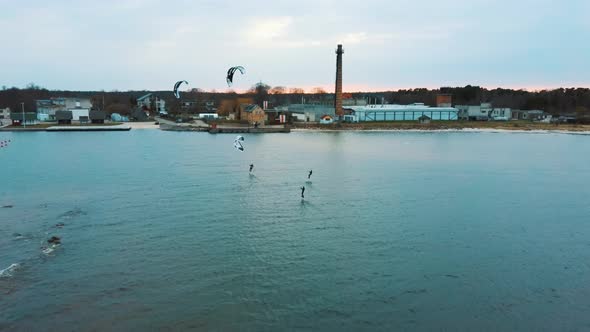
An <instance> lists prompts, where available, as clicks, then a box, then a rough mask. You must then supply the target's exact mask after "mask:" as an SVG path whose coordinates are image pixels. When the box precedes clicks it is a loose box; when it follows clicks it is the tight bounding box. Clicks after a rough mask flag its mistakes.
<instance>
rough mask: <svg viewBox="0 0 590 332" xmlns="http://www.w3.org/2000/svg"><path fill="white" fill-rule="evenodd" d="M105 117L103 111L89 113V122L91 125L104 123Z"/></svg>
mask: <svg viewBox="0 0 590 332" xmlns="http://www.w3.org/2000/svg"><path fill="white" fill-rule="evenodd" d="M106 117H107V116H106V113H105V112H104V111H90V122H92V123H104V120H105V119H106Z"/></svg>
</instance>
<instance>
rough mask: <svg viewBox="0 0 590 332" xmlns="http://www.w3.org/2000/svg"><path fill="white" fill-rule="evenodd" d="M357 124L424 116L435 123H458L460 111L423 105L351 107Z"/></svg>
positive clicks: (408, 119)
mask: <svg viewBox="0 0 590 332" xmlns="http://www.w3.org/2000/svg"><path fill="white" fill-rule="evenodd" d="M347 109H351V110H352V114H351V115H353V116H354V118H351V120H353V121H355V122H357V121H360V122H363V121H418V119H419V118H420V117H421V116H422V115H426V116H428V117H429V118H430V119H432V120H435V121H456V120H458V113H459V110H458V109H456V108H454V107H430V106H426V105H424V104H423V103H415V104H411V105H393V104H384V105H368V106H349V107H347Z"/></svg>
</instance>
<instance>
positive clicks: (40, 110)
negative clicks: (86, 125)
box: [36, 97, 92, 121]
mask: <svg viewBox="0 0 590 332" xmlns="http://www.w3.org/2000/svg"><path fill="white" fill-rule="evenodd" d="M36 104H37V119H38V120H39V121H55V120H57V119H56V112H58V111H71V112H72V114H73V119H74V120H76V121H78V120H79V119H80V116H88V112H89V111H90V109H91V108H92V102H91V101H90V99H89V98H64V97H57V98H50V99H40V100H36Z"/></svg>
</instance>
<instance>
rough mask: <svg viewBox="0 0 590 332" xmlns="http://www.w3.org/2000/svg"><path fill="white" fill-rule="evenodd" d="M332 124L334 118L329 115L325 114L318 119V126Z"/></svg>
mask: <svg viewBox="0 0 590 332" xmlns="http://www.w3.org/2000/svg"><path fill="white" fill-rule="evenodd" d="M331 123H334V118H333V117H332V116H331V115H328V114H325V115H322V116H321V117H320V124H331Z"/></svg>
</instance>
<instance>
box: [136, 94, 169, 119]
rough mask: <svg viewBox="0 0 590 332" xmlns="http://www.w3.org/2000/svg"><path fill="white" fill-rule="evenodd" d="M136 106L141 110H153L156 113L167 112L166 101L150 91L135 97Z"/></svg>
mask: <svg viewBox="0 0 590 332" xmlns="http://www.w3.org/2000/svg"><path fill="white" fill-rule="evenodd" d="M137 107H138V108H140V109H143V110H150V111H152V110H153V111H155V112H156V113H158V114H162V113H164V114H168V113H167V112H166V101H165V100H164V99H162V98H160V97H158V96H154V95H152V94H151V93H148V94H145V95H143V96H141V97H139V98H137Z"/></svg>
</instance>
